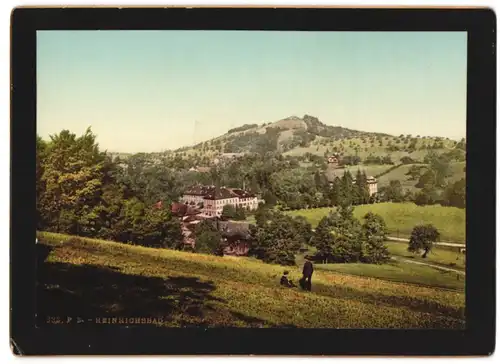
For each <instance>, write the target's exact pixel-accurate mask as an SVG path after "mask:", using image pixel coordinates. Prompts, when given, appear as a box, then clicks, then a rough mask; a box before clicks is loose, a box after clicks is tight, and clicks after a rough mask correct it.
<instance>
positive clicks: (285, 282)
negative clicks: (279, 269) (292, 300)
mask: <svg viewBox="0 0 500 364" xmlns="http://www.w3.org/2000/svg"><path fill="white" fill-rule="evenodd" d="M287 275H288V272H287V271H285V272H284V273H283V276H282V277H281V280H280V284H281V285H282V286H285V287H295V284H293V282H292V281H291V280H290V279H288V277H287Z"/></svg>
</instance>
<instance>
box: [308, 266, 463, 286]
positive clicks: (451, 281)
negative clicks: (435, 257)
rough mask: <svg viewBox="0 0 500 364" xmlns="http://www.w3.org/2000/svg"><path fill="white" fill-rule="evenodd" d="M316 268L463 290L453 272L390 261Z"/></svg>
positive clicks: (461, 278) (460, 282)
mask: <svg viewBox="0 0 500 364" xmlns="http://www.w3.org/2000/svg"><path fill="white" fill-rule="evenodd" d="M429 263H430V261H429ZM316 268H317V269H320V270H329V271H333V272H338V273H345V274H352V275H359V276H364V277H373V278H380V279H384V280H388V281H394V282H404V283H412V284H417V285H424V286H425V285H428V286H432V287H440V288H446V289H455V290H461V291H463V290H464V288H465V278H464V276H462V275H460V276H459V278H458V279H457V274H456V273H453V272H446V271H440V270H438V269H435V268H432V267H426V266H423V265H418V264H412V263H405V262H400V261H391V262H390V263H389V264H380V265H379V264H363V263H349V264H316Z"/></svg>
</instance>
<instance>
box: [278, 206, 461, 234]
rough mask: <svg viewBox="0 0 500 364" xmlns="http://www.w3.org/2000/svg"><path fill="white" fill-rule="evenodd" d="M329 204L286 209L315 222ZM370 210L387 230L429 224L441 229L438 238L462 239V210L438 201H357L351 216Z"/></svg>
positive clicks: (392, 231) (400, 230)
mask: <svg viewBox="0 0 500 364" xmlns="http://www.w3.org/2000/svg"><path fill="white" fill-rule="evenodd" d="M329 211H331V208H328V207H326V208H317V209H307V210H295V211H289V212H287V213H288V214H290V215H292V216H304V217H305V218H306V219H307V220H308V221H309V222H310V223H311V224H312V225H313V226H316V225H317V224H318V223H319V221H320V220H321V219H322V218H323V216H325V215H327V214H328V212H329ZM370 211H371V212H373V213H375V214H379V215H380V216H382V217H383V219H384V221H385V223H386V224H387V228H388V229H389V233H390V234H391V235H394V236H396V235H399V237H401V238H405V237H408V236H409V235H410V234H411V231H412V229H413V227H414V226H415V225H418V224H433V225H434V226H436V228H437V229H438V230H439V232H440V233H441V239H440V240H441V241H450V242H457V243H465V210H464V209H459V208H456V207H446V206H440V205H432V206H417V205H415V204H413V203H391V202H385V203H377V204H373V205H360V206H356V207H355V208H354V216H356V217H357V218H358V219H361V218H362V217H363V216H364V215H366V213H368V212H370Z"/></svg>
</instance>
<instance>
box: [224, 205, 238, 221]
mask: <svg viewBox="0 0 500 364" xmlns="http://www.w3.org/2000/svg"><path fill="white" fill-rule="evenodd" d="M221 217H222V218H223V219H227V220H233V219H234V218H235V217H236V208H235V207H234V206H233V205H224V207H223V208H222V215H221Z"/></svg>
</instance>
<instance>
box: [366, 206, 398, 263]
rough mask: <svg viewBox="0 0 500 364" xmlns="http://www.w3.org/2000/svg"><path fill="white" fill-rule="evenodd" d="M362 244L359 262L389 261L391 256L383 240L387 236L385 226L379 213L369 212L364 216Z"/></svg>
mask: <svg viewBox="0 0 500 364" xmlns="http://www.w3.org/2000/svg"><path fill="white" fill-rule="evenodd" d="M364 220H365V221H364V223H363V226H362V228H363V238H364V240H363V244H362V247H361V262H363V263H371V264H374V263H376V264H381V263H385V262H387V261H389V260H390V259H391V256H390V254H389V250H388V249H387V246H386V245H385V244H384V241H385V240H386V237H387V226H386V224H385V221H384V219H383V218H382V217H381V216H380V215H376V214H373V213H371V212H369V213H367V214H366V215H365V216H364Z"/></svg>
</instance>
